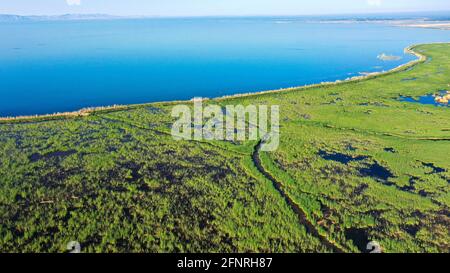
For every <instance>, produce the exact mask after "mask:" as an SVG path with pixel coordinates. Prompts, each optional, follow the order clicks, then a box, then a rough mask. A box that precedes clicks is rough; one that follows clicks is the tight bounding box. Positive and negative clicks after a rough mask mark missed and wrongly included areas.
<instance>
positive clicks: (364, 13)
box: [0, 10, 450, 18]
mask: <svg viewBox="0 0 450 273" xmlns="http://www.w3.org/2000/svg"><path fill="white" fill-rule="evenodd" d="M446 12H450V10H422V11H378V12H349V13H311V14H213V15H200V14H197V15H194V14H193V15H157V14H130V15H117V14H109V13H100V12H92V13H58V14H17V13H0V15H11V16H21V17H33V16H35V17H57V16H64V15H85V16H86V15H103V16H111V17H135V18H138V17H140V18H145V17H147V18H156V17H157V18H193V17H218V18H220V17H300V16H305V17H318V16H350V15H354V16H357V15H360V16H361V15H399V14H417V15H420V14H421V13H446ZM449 17H450V16H449Z"/></svg>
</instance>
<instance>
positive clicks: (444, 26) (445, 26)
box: [400, 22, 450, 30]
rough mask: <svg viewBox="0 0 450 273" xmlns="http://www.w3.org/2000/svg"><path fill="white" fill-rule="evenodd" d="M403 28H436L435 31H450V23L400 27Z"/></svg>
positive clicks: (404, 25)
mask: <svg viewBox="0 0 450 273" xmlns="http://www.w3.org/2000/svg"><path fill="white" fill-rule="evenodd" d="M400 26H402V27H418V28H434V29H444V30H450V22H449V23H439V24H436V23H421V24H403V25H400Z"/></svg>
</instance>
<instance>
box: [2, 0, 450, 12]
mask: <svg viewBox="0 0 450 273" xmlns="http://www.w3.org/2000/svg"><path fill="white" fill-rule="evenodd" d="M444 10H449V11H450V0H313V1H311V0H0V14H18V15H56V14H67V13H102V14H111V15H123V16H127V15H146V16H224V15H229V16H242V15H318V14H352V13H383V12H417V11H444Z"/></svg>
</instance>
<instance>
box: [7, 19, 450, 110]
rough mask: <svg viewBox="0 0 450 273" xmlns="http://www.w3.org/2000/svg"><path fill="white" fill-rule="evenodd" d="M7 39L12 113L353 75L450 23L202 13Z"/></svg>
mask: <svg viewBox="0 0 450 273" xmlns="http://www.w3.org/2000/svg"><path fill="white" fill-rule="evenodd" d="M0 37H1V39H0V98H1V99H0V116H11V115H28V114H44V113H53V112H57V111H72V110H77V109H80V108H83V107H88V106H102V105H112V104H130V103H143V102H153V101H167V100H175V99H190V98H192V97H196V96H197V97H198V96H203V97H218V96H223V95H227V94H235V93H243V92H251V91H261V90H268V89H278V88H285V87H292V86H299V85H304V84H311V83H318V82H322V81H334V80H337V79H345V78H348V77H351V76H356V75H358V72H374V71H380V70H388V69H391V68H394V67H396V66H398V65H400V64H403V63H406V62H408V61H410V60H412V59H413V58H414V57H413V56H410V55H405V54H404V52H403V50H404V48H405V47H407V46H409V45H411V44H415V43H425V42H437V41H450V31H444V30H433V29H415V28H400V27H393V26H389V25H384V24H369V23H343V24H337V23H320V22H315V23H312V22H304V21H301V20H280V19H276V18H221V19H219V18H199V19H140V20H138V19H134V20H100V21H57V22H15V23H11V22H9V23H5V22H3V23H0ZM382 53H385V54H387V55H396V56H401V57H402V59H400V60H396V61H383V60H380V59H378V58H377V56H378V55H379V54H382Z"/></svg>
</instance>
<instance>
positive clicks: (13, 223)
mask: <svg viewBox="0 0 450 273" xmlns="http://www.w3.org/2000/svg"><path fill="white" fill-rule="evenodd" d="M413 50H414V51H415V52H417V53H420V54H421V55H423V56H426V59H423V60H421V61H420V62H419V63H418V64H416V65H414V66H411V67H404V68H402V69H397V71H395V72H392V73H387V74H385V75H373V76H370V77H368V78H366V79H359V80H354V81H349V82H341V83H336V84H326V85H315V86H311V87H308V88H293V89H289V90H284V91H283V90H282V91H279V92H268V93H261V94H254V95H248V96H236V97H230V98H222V99H215V100H210V101H209V102H210V103H214V104H220V105H229V104H236V105H237V104H242V105H248V104H256V105H258V104H266V105H279V106H280V111H281V113H280V126H281V127H280V137H281V143H280V147H279V149H278V150H276V151H275V152H270V153H269V152H262V151H259V150H258V145H259V142H257V141H247V142H225V141H223V142H221V141H206V140H205V141H174V140H173V139H172V137H171V135H170V130H171V125H172V123H173V121H174V119H173V118H172V117H171V115H170V112H171V109H172V107H173V105H174V103H153V104H148V105H138V106H132V107H124V108H120V109H116V110H114V109H108V110H107V111H92V112H89V113H87V114H85V115H84V114H83V115H71V116H70V117H64V116H60V117H55V118H51V119H49V120H46V119H45V118H41V119H39V118H38V119H32V118H30V119H26V120H22V121H21V120H3V121H1V123H0V215H1V225H0V251H1V252H36V251H38V252H64V251H66V245H67V243H68V242H70V241H78V242H80V243H81V245H82V251H84V252H364V251H365V248H366V245H367V243H368V242H370V241H377V242H379V243H380V245H381V246H382V249H383V251H384V252H449V251H450V233H449V227H450V213H449V206H450V187H449V183H450V161H449V154H450V109H449V107H448V106H447V105H445V104H443V105H431V104H421V103H413V102H408V101H402V99H401V98H405V97H408V98H412V99H417V98H420V97H421V96H424V95H436V94H442V92H443V91H446V90H450V44H429V45H419V46H415V47H413ZM186 103H189V102H186Z"/></svg>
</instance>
